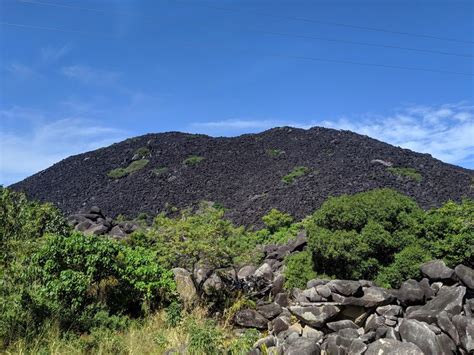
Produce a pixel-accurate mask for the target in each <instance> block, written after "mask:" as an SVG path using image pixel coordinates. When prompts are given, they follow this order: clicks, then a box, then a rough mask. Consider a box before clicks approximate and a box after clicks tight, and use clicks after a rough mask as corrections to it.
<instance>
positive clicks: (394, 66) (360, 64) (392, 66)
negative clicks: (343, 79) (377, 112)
mask: <svg viewBox="0 0 474 355" xmlns="http://www.w3.org/2000/svg"><path fill="white" fill-rule="evenodd" d="M0 25H6V26H13V27H18V28H28V29H40V30H48V31H61V32H72V33H79V34H93V35H96V33H92V32H85V31H77V30H67V29H62V28H58V27H45V26H34V25H24V24H19V23H11V22H0ZM103 37H105V36H103ZM184 43H186V44H191V45H192V46H196V43H194V42H184ZM199 46H200V47H202V46H201V45H199ZM219 48H220V49H225V50H229V49H228V48H223V47H219ZM231 50H232V51H238V52H240V53H245V54H248V53H250V52H249V51H243V50H235V49H231ZM261 55H263V56H268V57H279V58H289V59H300V60H310V61H318V62H327V63H338V64H351V65H359V66H369V67H379V68H389V69H402V70H410V71H423V72H431V73H440V74H454V75H463V76H474V74H472V73H464V72H456V71H449V70H439V69H428V68H420V67H407V66H400V65H391V64H381V63H367V62H357V61H350V60H339V59H330V58H319V57H308V56H301V55H290V54H283V53H261Z"/></svg>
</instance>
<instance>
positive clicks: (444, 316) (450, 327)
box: [436, 311, 460, 345]
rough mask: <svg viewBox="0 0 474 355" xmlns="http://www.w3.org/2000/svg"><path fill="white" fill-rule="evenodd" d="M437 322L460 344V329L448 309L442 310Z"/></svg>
mask: <svg viewBox="0 0 474 355" xmlns="http://www.w3.org/2000/svg"><path fill="white" fill-rule="evenodd" d="M436 324H438V326H439V328H440V329H441V330H442V331H443V332H445V333H446V334H448V335H449V336H450V337H451V339H453V341H454V343H455V344H456V345H459V344H460V342H459V334H458V331H457V330H456V327H455V326H454V324H453V322H452V321H451V319H450V317H449V315H448V313H447V312H446V311H442V312H440V313H439V314H438V315H437V316H436Z"/></svg>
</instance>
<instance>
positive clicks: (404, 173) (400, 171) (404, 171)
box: [387, 167, 423, 182]
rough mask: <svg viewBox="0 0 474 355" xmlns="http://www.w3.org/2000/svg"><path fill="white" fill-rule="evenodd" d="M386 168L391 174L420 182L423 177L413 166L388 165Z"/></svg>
mask: <svg viewBox="0 0 474 355" xmlns="http://www.w3.org/2000/svg"><path fill="white" fill-rule="evenodd" d="M387 170H388V171H390V172H391V173H392V174H393V175H396V176H401V177H406V178H409V179H411V180H414V181H416V182H420V181H421V180H422V179H423V176H422V175H421V174H420V172H419V171H418V170H416V169H413V168H395V167H390V168H388V169H387Z"/></svg>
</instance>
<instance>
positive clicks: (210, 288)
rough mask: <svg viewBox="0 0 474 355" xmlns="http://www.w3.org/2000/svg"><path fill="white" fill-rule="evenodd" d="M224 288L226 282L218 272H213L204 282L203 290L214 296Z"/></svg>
mask: <svg viewBox="0 0 474 355" xmlns="http://www.w3.org/2000/svg"><path fill="white" fill-rule="evenodd" d="M223 289H224V283H223V282H222V279H221V278H220V277H219V275H217V274H215V273H214V274H212V275H211V276H209V277H208V278H207V280H206V281H204V283H203V284H202V290H203V291H204V293H205V294H206V295H208V296H212V295H214V294H216V293H219V292H220V291H221V290H223Z"/></svg>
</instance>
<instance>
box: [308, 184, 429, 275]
mask: <svg viewBox="0 0 474 355" xmlns="http://www.w3.org/2000/svg"><path fill="white" fill-rule="evenodd" d="M422 222H423V211H422V210H421V209H420V208H419V207H418V206H417V204H416V203H415V202H414V201H413V200H411V199H410V198H408V197H406V196H404V195H402V194H400V193H398V192H396V191H393V190H389V189H380V190H372V191H369V192H364V193H359V194H356V195H353V196H347V195H343V196H340V197H335V198H330V199H328V200H327V201H326V202H325V203H324V204H323V205H322V206H321V208H320V209H319V210H318V211H317V212H316V213H315V214H314V215H313V216H311V217H310V218H309V219H308V223H307V229H308V236H309V248H310V250H311V252H312V253H313V260H314V270H315V271H316V272H318V273H325V274H328V275H332V276H335V277H337V278H350V279H359V278H363V279H373V278H374V277H376V276H377V274H378V272H379V271H380V269H381V268H382V267H384V266H387V265H389V264H390V263H391V262H393V260H394V255H395V254H396V253H397V252H399V251H400V250H401V249H403V248H404V247H405V246H408V245H410V244H413V243H414V242H415V241H416V240H417V235H419V233H420V231H421V229H422Z"/></svg>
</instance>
